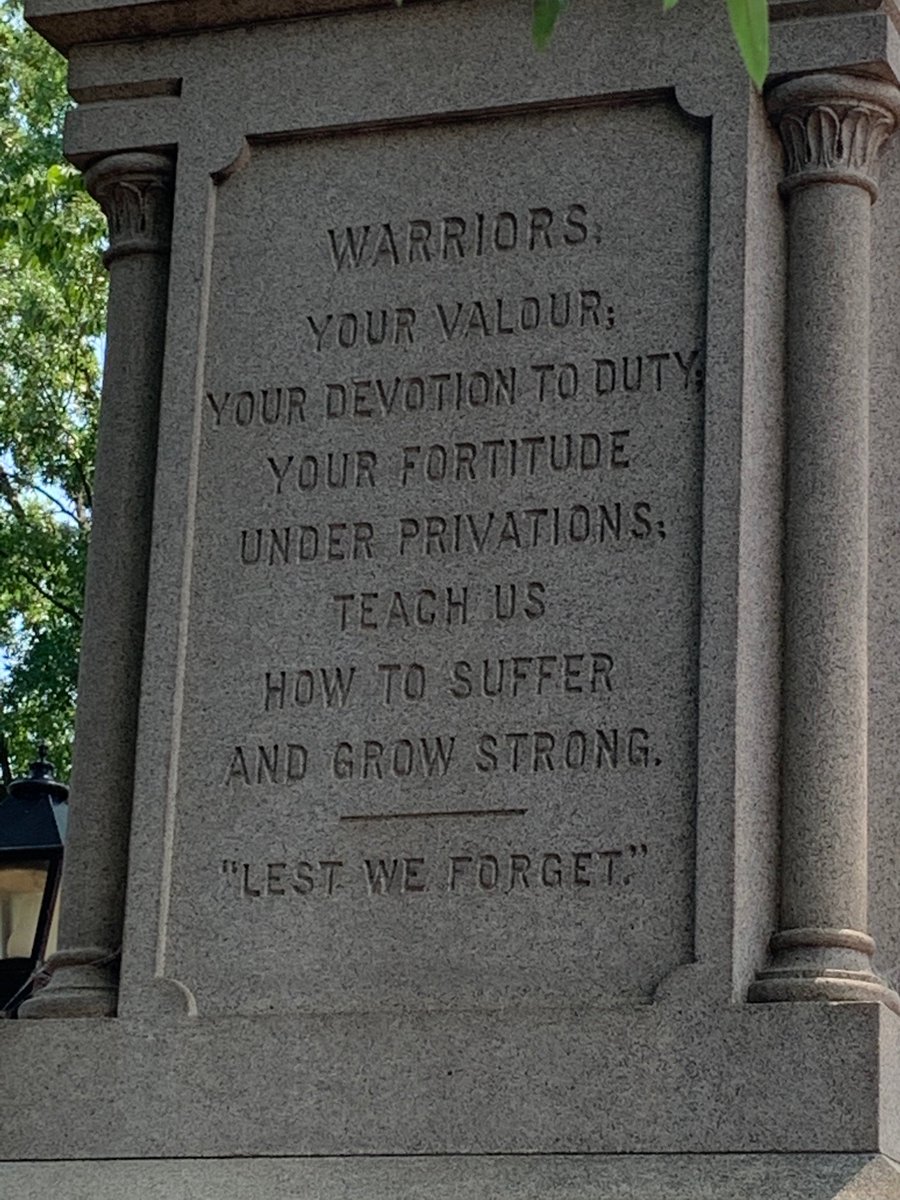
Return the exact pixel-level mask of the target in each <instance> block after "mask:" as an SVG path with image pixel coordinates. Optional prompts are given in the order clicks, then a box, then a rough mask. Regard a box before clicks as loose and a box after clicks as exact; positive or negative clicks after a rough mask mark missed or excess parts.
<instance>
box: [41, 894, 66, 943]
mask: <svg viewBox="0 0 900 1200" xmlns="http://www.w3.org/2000/svg"><path fill="white" fill-rule="evenodd" d="M61 899H62V892H61V891H60V890H59V888H57V890H56V900H55V901H54V902H53V915H52V917H51V918H50V929H49V930H48V932H47V946H46V948H45V950H44V958H45V959H48V958H49V957H50V955H51V954H55V953H56V949H57V946H58V945H59V905H60V901H61Z"/></svg>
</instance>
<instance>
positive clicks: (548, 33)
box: [531, 0, 566, 50]
mask: <svg viewBox="0 0 900 1200" xmlns="http://www.w3.org/2000/svg"><path fill="white" fill-rule="evenodd" d="M565 7H566V0H533V8H532V18H531V36H532V39H533V40H534V44H535V46H537V48H538V50H543V49H544V47H545V46H546V45H547V43H548V42H549V41H550V38H551V37H552V36H553V30H554V29H555V28H556V22H557V19H558V18H559V15H560V13H561V12H562V11H563V9H564V8H565Z"/></svg>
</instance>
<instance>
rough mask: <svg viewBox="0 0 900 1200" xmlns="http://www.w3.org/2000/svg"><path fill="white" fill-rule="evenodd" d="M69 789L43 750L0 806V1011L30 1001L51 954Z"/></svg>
mask: <svg viewBox="0 0 900 1200" xmlns="http://www.w3.org/2000/svg"><path fill="white" fill-rule="evenodd" d="M68 795H69V789H68V788H67V787H66V785H65V784H63V783H60V782H59V781H58V780H56V779H54V778H53V763H50V762H47V747H46V746H45V745H43V744H42V745H41V746H39V747H38V757H37V761H35V762H33V763H32V764H31V766H30V768H29V771H28V774H27V775H24V776H21V777H20V778H19V779H14V780H13V781H12V783H11V784H9V786H8V788H7V795H6V797H5V799H3V800H2V801H0V1012H4V1013H6V1014H9V1013H11V1012H14V1011H15V1010H16V1009H17V1008H18V1007H19V1005H20V1004H21V1003H22V1002H23V1001H24V1000H26V999H27V998H28V996H29V995H30V993H31V989H32V982H31V980H32V976H33V975H34V972H35V970H36V969H37V967H38V966H39V965H40V964H41V963H42V962H43V961H44V959H45V958H46V957H47V954H48V952H49V953H52V951H53V949H54V943H55V940H56V916H57V900H58V897H59V880H60V875H61V874H62V858H63V843H64V842H65V837H66V820H67V817H68V809H69V806H68V803H67V800H68Z"/></svg>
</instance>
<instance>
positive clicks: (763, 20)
mask: <svg viewBox="0 0 900 1200" xmlns="http://www.w3.org/2000/svg"><path fill="white" fill-rule="evenodd" d="M568 2H569V0H532V21H531V34H532V37H533V38H534V44H535V45H536V46H537V47H538V49H543V48H544V46H546V45H547V43H548V42H549V41H550V38H551V36H552V35H553V30H554V28H555V27H556V22H557V19H558V18H559V17H560V15H561V14H562V12H563V10H564V9H565V8H566V7H567V5H568ZM677 3H678V0H662V6H663V8H664V9H665V10H666V11H667V12H668V10H669V9H670V8H674V7H675V5H676V4H677ZM725 5H726V7H727V9H728V17H729V20H730V21H731V30H732V32H733V33H734V39H735V41H736V42H737V44H738V49H739V50H740V52H741V57H742V58H743V60H744V66H745V67H746V68H747V73H748V75H749V76H750V78H751V79H752V80H753V82H754V83H755V84H756V86H757V87H758V88H761V87H762V85H763V83H764V82H765V78H766V75H767V74H768V73H769V4H768V0H725Z"/></svg>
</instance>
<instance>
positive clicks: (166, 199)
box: [84, 153, 174, 266]
mask: <svg viewBox="0 0 900 1200" xmlns="http://www.w3.org/2000/svg"><path fill="white" fill-rule="evenodd" d="M173 173H174V167H173V164H172V160H171V159H170V158H168V157H166V156H165V155H162V154H148V153H130V154H113V155H111V156H110V157H109V158H103V159H101V160H100V161H99V162H98V163H95V164H94V165H93V166H92V167H89V168H88V170H87V171H85V174H84V183H85V187H86V188H87V190H88V191H89V192H90V194H91V195H92V196H93V197H94V199H95V200H96V201H97V203H98V204H99V205H100V207H101V208H102V209H103V212H104V214H105V215H106V219H107V221H108V223H109V249H108V250H107V251H106V253H105V254H104V256H103V261H104V262H105V263H106V265H107V266H109V264H110V263H112V262H114V261H115V260H116V259H117V258H124V257H126V256H127V255H129V254H164V253H166V252H167V251H168V249H169V245H170V241H171V228H172V177H173Z"/></svg>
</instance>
